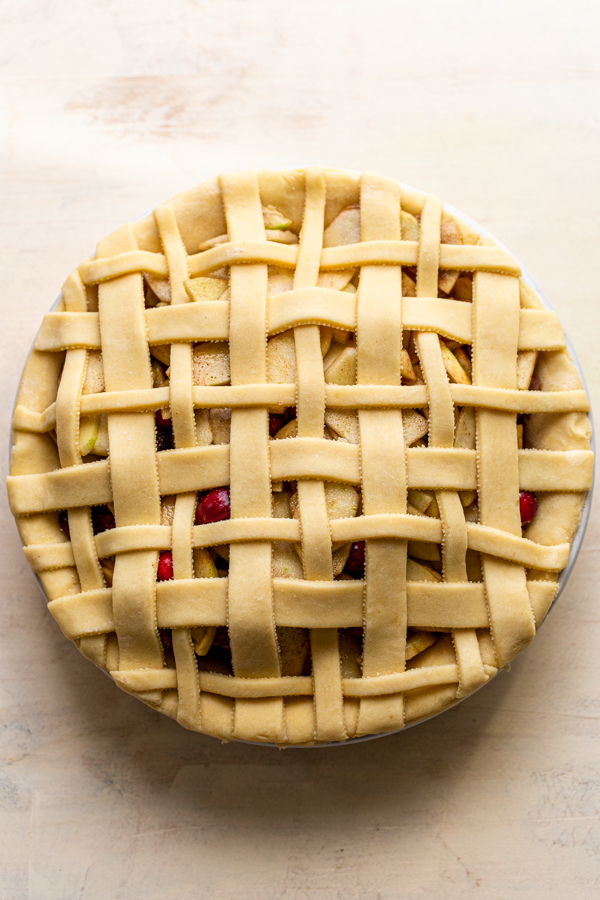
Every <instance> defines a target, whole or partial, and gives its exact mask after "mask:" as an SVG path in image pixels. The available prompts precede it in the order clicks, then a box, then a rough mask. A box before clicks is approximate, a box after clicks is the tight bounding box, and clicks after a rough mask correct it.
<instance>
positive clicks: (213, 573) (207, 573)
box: [194, 547, 217, 578]
mask: <svg viewBox="0 0 600 900" xmlns="http://www.w3.org/2000/svg"><path fill="white" fill-rule="evenodd" d="M194 574H195V576H196V578H217V567H216V566H215V564H214V561H213V558H212V556H211V555H210V553H209V552H208V550H205V549H204V548H203V547H195V548H194Z"/></svg>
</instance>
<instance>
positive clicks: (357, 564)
mask: <svg viewBox="0 0 600 900" xmlns="http://www.w3.org/2000/svg"><path fill="white" fill-rule="evenodd" d="M344 572H345V573H346V574H347V575H351V576H352V578H362V577H363V576H364V574H365V542H364V541H355V542H354V544H352V547H351V548H350V553H349V554H348V559H347V561H346V565H345V566H344Z"/></svg>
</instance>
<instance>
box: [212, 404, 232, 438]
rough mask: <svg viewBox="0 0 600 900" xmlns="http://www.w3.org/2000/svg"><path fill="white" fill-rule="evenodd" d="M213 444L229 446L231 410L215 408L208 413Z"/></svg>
mask: <svg viewBox="0 0 600 900" xmlns="http://www.w3.org/2000/svg"><path fill="white" fill-rule="evenodd" d="M209 417H210V427H211V431H212V442H213V444H229V443H230V440H231V409H230V408H229V407H223V408H221V407H215V408H214V409H211V410H210V411H209Z"/></svg>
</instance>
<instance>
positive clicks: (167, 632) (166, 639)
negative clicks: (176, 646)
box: [158, 628, 173, 650]
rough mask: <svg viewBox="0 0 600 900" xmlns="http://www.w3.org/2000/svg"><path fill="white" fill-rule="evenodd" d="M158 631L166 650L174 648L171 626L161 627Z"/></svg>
mask: <svg viewBox="0 0 600 900" xmlns="http://www.w3.org/2000/svg"><path fill="white" fill-rule="evenodd" d="M158 633H159V634H160V639H161V641H162V645H163V647H164V648H165V650H172V649H173V641H172V640H171V629H170V628H159V629H158Z"/></svg>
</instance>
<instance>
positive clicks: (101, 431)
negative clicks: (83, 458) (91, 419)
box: [93, 413, 108, 456]
mask: <svg viewBox="0 0 600 900" xmlns="http://www.w3.org/2000/svg"><path fill="white" fill-rule="evenodd" d="M93 449H94V453H95V454H96V456H108V416H107V415H105V414H104V413H102V414H101V415H100V425H99V427H98V434H97V436H96V440H95V441H94V448H93Z"/></svg>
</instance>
